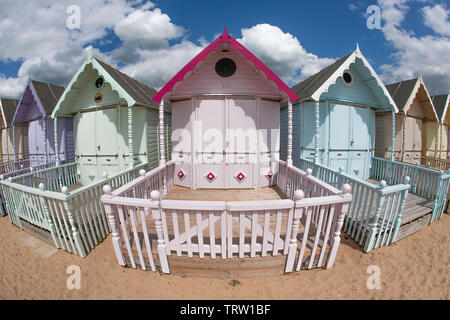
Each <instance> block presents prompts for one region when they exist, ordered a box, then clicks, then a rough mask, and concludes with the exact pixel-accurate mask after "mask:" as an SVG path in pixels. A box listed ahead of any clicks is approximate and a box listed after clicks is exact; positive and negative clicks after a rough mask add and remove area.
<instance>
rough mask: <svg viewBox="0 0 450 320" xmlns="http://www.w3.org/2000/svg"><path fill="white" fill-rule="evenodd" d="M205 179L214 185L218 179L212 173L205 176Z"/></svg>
mask: <svg viewBox="0 0 450 320" xmlns="http://www.w3.org/2000/svg"><path fill="white" fill-rule="evenodd" d="M205 178H206V180H208V181H209V182H211V183H212V182H213V181H214V180H216V178H217V177H216V175H215V174H214V173H212V172H210V173H208V174H207V175H206V176H205Z"/></svg>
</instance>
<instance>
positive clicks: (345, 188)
mask: <svg viewBox="0 0 450 320" xmlns="http://www.w3.org/2000/svg"><path fill="white" fill-rule="evenodd" d="M342 192H343V193H345V194H347V193H351V192H352V186H351V185H349V184H348V183H345V184H344V185H343V186H342Z"/></svg>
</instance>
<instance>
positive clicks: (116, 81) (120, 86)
mask: <svg viewBox="0 0 450 320" xmlns="http://www.w3.org/2000/svg"><path fill="white" fill-rule="evenodd" d="M88 65H90V66H92V68H93V69H94V70H96V71H97V72H98V74H99V75H100V76H102V77H103V78H104V79H105V82H106V83H108V84H109V85H110V86H111V89H112V90H113V91H115V92H117V94H118V95H119V97H120V98H121V99H123V100H125V101H126V103H127V105H128V106H134V105H141V106H146V107H156V104H155V102H154V101H153V97H154V95H155V94H156V90H155V89H153V88H150V87H148V86H146V85H145V84H143V83H141V82H139V81H137V80H135V79H133V78H131V77H129V76H127V75H126V74H124V73H122V72H120V71H118V70H117V69H114V68H113V67H111V66H110V65H108V64H106V63H104V62H102V61H100V60H98V59H96V58H94V57H89V58H88V59H87V60H86V61H85V62H84V63H83V65H82V66H81V67H80V68H79V69H78V71H77V73H76V74H75V76H74V77H73V78H72V80H71V81H70V83H69V85H68V86H67V88H66V90H65V91H64V93H63V94H62V96H61V99H60V100H59V102H58V104H57V105H56V107H55V110H54V111H53V113H52V118H55V117H56V116H57V115H60V114H61V105H62V104H64V102H65V101H66V100H67V98H68V94H69V93H70V92H71V91H72V90H73V89H75V90H77V89H78V88H77V87H76V86H75V84H76V83H77V81H78V78H79V76H80V75H81V74H82V73H83V72H84V71H85V70H86V67H87V66H88Z"/></svg>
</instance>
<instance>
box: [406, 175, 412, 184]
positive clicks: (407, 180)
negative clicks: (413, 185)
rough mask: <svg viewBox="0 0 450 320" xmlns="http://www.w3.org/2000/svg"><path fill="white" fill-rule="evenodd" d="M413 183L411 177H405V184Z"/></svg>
mask: <svg viewBox="0 0 450 320" xmlns="http://www.w3.org/2000/svg"><path fill="white" fill-rule="evenodd" d="M410 182H411V178H410V177H409V176H406V177H405V184H409V183H410Z"/></svg>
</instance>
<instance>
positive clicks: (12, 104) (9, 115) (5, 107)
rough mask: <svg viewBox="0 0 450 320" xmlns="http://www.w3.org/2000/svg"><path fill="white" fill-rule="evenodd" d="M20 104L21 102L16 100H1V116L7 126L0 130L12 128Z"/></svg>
mask: <svg viewBox="0 0 450 320" xmlns="http://www.w3.org/2000/svg"><path fill="white" fill-rule="evenodd" d="M18 103H19V101H18V100H15V99H5V98H1V99H0V109H1V116H2V119H3V123H4V124H5V126H4V127H2V128H0V129H4V128H7V127H9V126H11V124H12V120H13V118H14V113H15V111H16V108H17V105H18Z"/></svg>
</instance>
